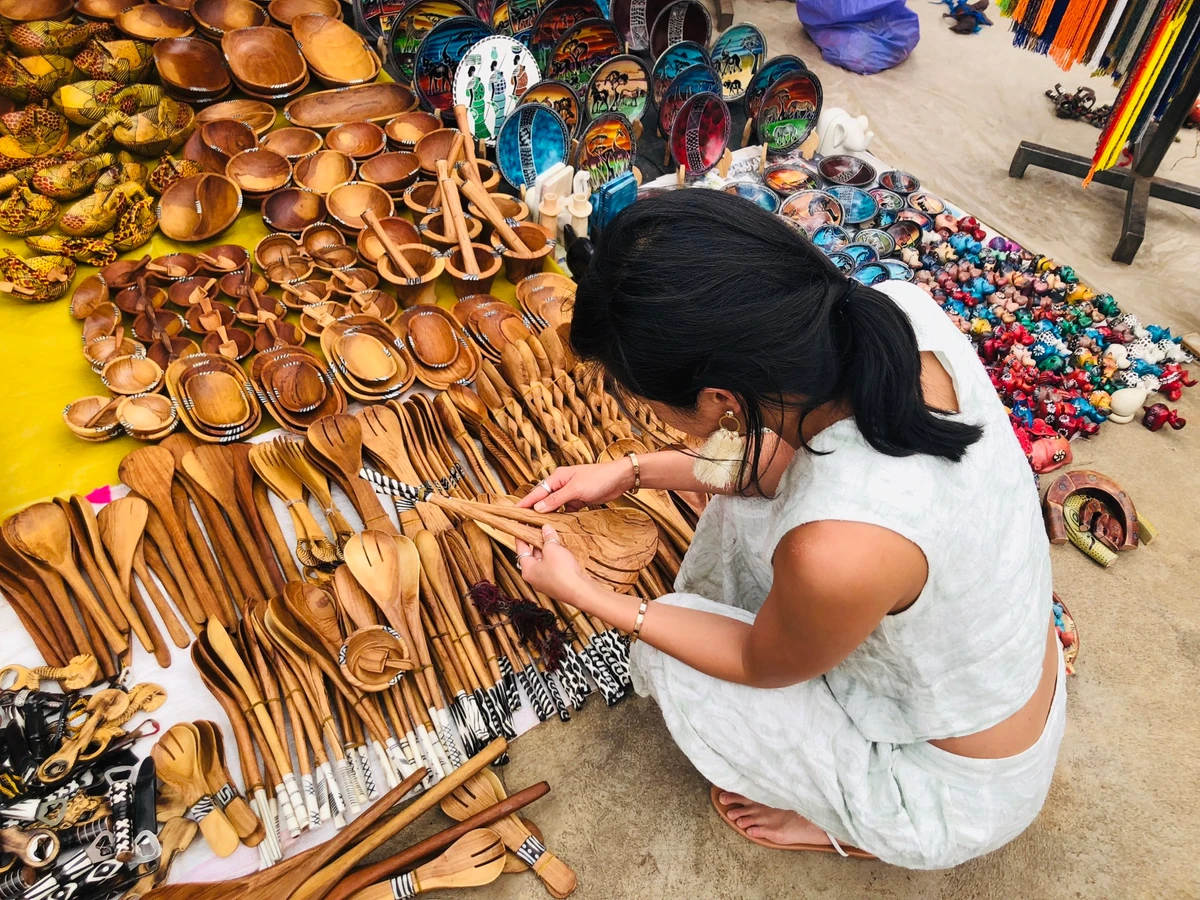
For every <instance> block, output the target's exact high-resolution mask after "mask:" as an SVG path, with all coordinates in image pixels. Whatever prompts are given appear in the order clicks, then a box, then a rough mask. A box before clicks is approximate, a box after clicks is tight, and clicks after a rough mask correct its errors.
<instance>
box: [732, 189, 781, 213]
mask: <svg viewBox="0 0 1200 900" xmlns="http://www.w3.org/2000/svg"><path fill="white" fill-rule="evenodd" d="M721 190H723V191H724V192H725V193H727V194H733V195H734V196H735V197H741V198H742V199H743V200H749V201H750V202H751V203H757V204H758V205H759V206H761V207H762V208H763V209H765V210H766V211H767V212H769V213H773V212H778V211H779V195H778V194H776V193H775V192H774V191H773V190H771V189H770V188H765V187H763V186H762V185H761V184H755V183H754V182H753V181H735V182H733V183H732V184H727V185H725V187H723V188H722V189H721Z"/></svg>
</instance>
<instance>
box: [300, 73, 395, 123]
mask: <svg viewBox="0 0 1200 900" xmlns="http://www.w3.org/2000/svg"><path fill="white" fill-rule="evenodd" d="M416 106H417V95H416V94H415V93H413V92H412V91H411V90H410V89H409V88H406V87H405V86H404V85H402V84H396V83H394V82H384V83H380V84H361V85H357V86H355V87H349V88H340V89H338V88H335V89H334V90H329V91H317V92H315V93H312V94H306V95H304V96H303V97H297V98H296V99H295V100H292V101H291V102H289V103H288V104H287V106H285V107H284V108H283V115H284V118H286V119H287V120H288V121H289V122H291V123H292V124H293V125H298V126H300V127H301V128H311V129H313V130H314V131H321V132H325V131H328V130H329V129H330V128H333V127H335V126H337V125H342V124H345V123H346V122H386V121H388V120H389V119H394V118H395V117H396V116H398V115H400V114H401V113H406V112H409V111H411V110H413V109H415V108H416Z"/></svg>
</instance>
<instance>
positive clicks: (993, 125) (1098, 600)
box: [405, 0, 1200, 900]
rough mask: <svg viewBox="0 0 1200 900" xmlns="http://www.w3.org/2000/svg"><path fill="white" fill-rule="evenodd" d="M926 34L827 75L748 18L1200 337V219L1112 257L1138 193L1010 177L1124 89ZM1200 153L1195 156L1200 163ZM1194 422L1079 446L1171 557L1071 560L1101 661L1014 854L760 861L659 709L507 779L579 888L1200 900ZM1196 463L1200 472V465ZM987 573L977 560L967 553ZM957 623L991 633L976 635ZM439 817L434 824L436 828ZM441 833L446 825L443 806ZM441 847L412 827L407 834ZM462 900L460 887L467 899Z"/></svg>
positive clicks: (1031, 240) (605, 721) (524, 743)
mask: <svg viewBox="0 0 1200 900" xmlns="http://www.w3.org/2000/svg"><path fill="white" fill-rule="evenodd" d="M912 7H913V8H914V9H916V10H917V11H918V13H919V14H920V16H921V19H922V26H923V28H924V35H923V38H922V41H921V44H920V45H919V46H918V47H917V49H916V51H915V52H914V54H913V55H912V57H911V58H910V59H909V60H908V61H906V62H905V63H904V64H903V65H902V66H900V67H899V68H897V69H894V70H892V71H890V72H885V73H883V74H880V75H876V76H872V77H870V78H862V77H859V76H856V75H852V74H850V73H848V72H845V71H842V70H840V69H832V68H831V67H829V66H827V65H825V64H824V63H823V62H822V61H821V59H820V56H819V54H818V53H817V51H816V49H815V47H814V46H813V45H812V44H811V43H810V42H809V41H808V40H807V38H806V37H804V35H803V32H802V30H801V29H800V27H799V25H798V24H797V22H796V18H795V12H794V8H793V6H792V4H790V3H787V2H779V0H739V2H738V5H737V13H738V18H739V20H748V21H753V22H755V23H756V24H758V25H759V26H760V27H762V28H763V29H764V31H765V32H766V34H767V36H768V40H769V42H770V50H771V53H772V54H774V53H782V52H794V53H797V54H799V55H800V56H801V57H802V58H803V59H804V60H805V61H806V62H807V63H808V64H809V65H810V67H811V68H813V69H814V70H815V71H817V72H818V73H819V75H820V77H821V79H822V81H823V83H824V88H825V102H826V104H827V105H837V106H842V107H845V108H846V109H848V110H851V111H853V112H856V113H865V114H867V115H868V116H869V117H870V119H871V123H872V127H873V129H874V130H875V132H876V134H877V138H876V142H875V144H874V146H873V147H872V148H871V149H872V150H874V151H875V152H876V153H877V154H879V155H880V156H881V157H883V158H884V159H886V160H890V161H891V162H892V163H893V164H895V165H896V166H897V167H900V168H904V169H907V170H908V171H911V172H912V173H914V174H915V175H917V176H918V177H919V178H920V179H921V180H922V181H923V182H924V183H925V186H926V187H928V188H929V189H931V190H933V191H935V192H936V193H939V194H942V195H944V196H945V197H947V198H949V199H951V200H953V201H954V202H955V203H957V204H958V205H960V206H962V207H963V208H965V209H967V210H970V211H972V212H973V213H975V214H976V215H978V216H979V217H980V218H981V219H985V220H987V221H988V222H990V223H992V224H994V225H995V226H997V227H998V228H1000V229H1001V230H1003V231H1005V232H1006V233H1007V234H1009V235H1011V236H1012V237H1013V238H1015V239H1016V240H1019V241H1022V242H1024V243H1026V244H1027V245H1028V246H1030V247H1032V248H1034V249H1040V250H1042V251H1044V252H1048V253H1051V254H1053V255H1055V256H1056V257H1058V258H1060V259H1062V260H1065V261H1067V262H1069V263H1070V264H1071V265H1073V266H1074V267H1075V268H1076V269H1077V270H1078V271H1079V272H1080V274H1081V275H1082V276H1083V277H1084V278H1085V279H1086V280H1087V281H1088V282H1089V283H1091V284H1092V285H1093V286H1094V287H1096V288H1097V289H1099V290H1104V291H1109V292H1111V293H1112V294H1114V295H1115V296H1116V298H1117V299H1118V301H1119V302H1120V303H1121V304H1122V306H1123V307H1124V308H1125V309H1127V310H1131V311H1133V312H1136V313H1137V314H1139V315H1140V316H1141V317H1142V319H1143V321H1153V322H1159V323H1162V324H1168V325H1171V326H1172V327H1173V328H1175V329H1176V332H1177V333H1178V332H1179V331H1192V330H1200V308H1198V307H1197V304H1196V301H1197V299H1198V295H1200V291H1198V290H1197V282H1196V271H1197V263H1200V252H1198V251H1197V250H1196V249H1195V248H1196V245H1197V239H1198V238H1200V215H1197V214H1196V213H1193V212H1190V211H1182V210H1179V209H1177V208H1175V207H1170V206H1167V205H1165V204H1162V203H1158V202H1155V203H1153V204H1152V207H1151V215H1150V221H1149V228H1148V236H1147V242H1146V244H1145V245H1144V246H1143V248H1142V251H1141V254H1140V255H1139V257H1138V259H1137V262H1136V263H1135V264H1134V265H1133V266H1132V267H1124V266H1119V265H1117V264H1115V263H1112V262H1110V261H1109V256H1110V254H1111V252H1112V248H1113V246H1114V244H1115V241H1116V231H1117V228H1118V227H1119V224H1120V218H1121V209H1122V203H1123V197H1122V195H1120V194H1119V193H1118V192H1116V191H1113V190H1110V189H1107V188H1103V187H1099V186H1097V187H1093V188H1090V189H1088V190H1087V191H1086V192H1085V191H1082V190H1080V187H1079V184H1078V182H1077V181H1076V180H1075V179H1072V178H1069V177H1067V176H1062V175H1057V174H1054V173H1049V172H1042V171H1036V170H1030V173H1029V175H1028V176H1027V177H1026V178H1025V180H1024V181H1013V180H1010V179H1009V178H1008V177H1007V168H1008V163H1009V160H1010V158H1011V156H1012V153H1013V150H1014V149H1015V148H1016V145H1017V143H1018V141H1020V140H1021V139H1023V138H1024V139H1028V140H1034V141H1038V142H1040V143H1045V144H1049V145H1051V146H1057V147H1060V148H1063V149H1070V150H1074V151H1075V152H1078V153H1083V154H1087V155H1089V156H1090V155H1091V152H1092V149H1093V147H1094V144H1095V140H1096V135H1097V132H1096V130H1095V129H1093V128H1092V127H1090V126H1088V125H1085V124H1081V123H1072V122H1063V121H1060V120H1057V119H1055V118H1054V117H1053V115H1052V113H1051V108H1050V104H1049V102H1048V101H1047V100H1045V99H1044V98H1043V96H1042V92H1043V91H1044V90H1045V89H1047V88H1049V87H1052V86H1053V85H1054V83H1055V82H1056V81H1061V82H1062V83H1063V85H1064V87H1066V88H1068V89H1071V90H1073V89H1074V88H1075V87H1076V86H1077V85H1079V84H1091V85H1092V86H1093V87H1095V88H1096V90H1097V92H1098V93H1100V94H1101V95H1102V97H1104V98H1109V97H1111V95H1112V90H1111V87H1109V86H1108V85H1106V84H1105V83H1102V82H1100V81H1098V80H1095V81H1093V80H1089V79H1088V78H1087V77H1086V72H1085V71H1084V70H1082V69H1078V70H1076V71H1075V72H1072V73H1070V74H1064V73H1062V72H1060V71H1059V70H1058V69H1056V68H1055V67H1054V65H1053V64H1052V63H1050V62H1049V61H1047V60H1045V59H1043V58H1040V57H1035V56H1033V55H1032V54H1029V53H1026V52H1023V51H1018V50H1016V49H1013V48H1012V47H1011V45H1010V43H1009V35H1008V22H1007V21H1006V20H998V21H997V24H996V25H995V26H994V27H992V28H990V29H985V31H984V32H983V33H981V34H978V35H974V36H959V35H954V34H951V33H949V32H948V31H947V30H946V20H941V19H940V18H939V16H940V12H941V11H942V7H941V6H940V5H936V4H932V3H924V2H920V0H914V2H913V3H912ZM1198 138H1200V132H1196V131H1191V132H1184V142H1183V143H1182V145H1180V146H1177V147H1176V148H1174V150H1173V151H1172V153H1171V155H1170V156H1169V157H1168V160H1167V162H1166V164H1165V165H1164V170H1170V171H1169V174H1166V177H1169V178H1172V179H1176V180H1181V181H1190V182H1191V183H1200V161H1198V160H1197V159H1196V158H1195V155H1196V143H1197V139H1198ZM1188 157H1192V158H1190V159H1189V158H1188ZM1178 405H1179V406H1180V407H1181V409H1182V411H1183V412H1184V413H1185V414H1186V415H1188V416H1189V417H1190V418H1193V419H1194V422H1193V424H1192V426H1191V427H1189V428H1187V429H1186V430H1184V431H1182V432H1170V433H1159V434H1151V433H1150V432H1148V431H1146V430H1144V429H1142V428H1140V427H1138V426H1137V425H1127V426H1118V425H1109V426H1106V427H1104V428H1103V429H1102V430H1101V434H1100V436H1099V437H1098V438H1096V439H1094V440H1092V441H1090V442H1082V441H1080V442H1076V443H1075V444H1074V445H1073V446H1074V452H1075V463H1074V467H1077V468H1095V469H1098V470H1100V471H1102V472H1104V473H1106V474H1107V475H1109V476H1111V477H1112V478H1114V479H1116V481H1117V482H1118V483H1120V484H1121V485H1123V486H1124V487H1125V488H1126V489H1127V490H1128V491H1129V492H1130V495H1131V496H1132V497H1133V500H1134V502H1135V504H1136V506H1137V509H1138V512H1139V513H1140V514H1143V515H1144V516H1145V517H1146V518H1148V519H1149V520H1150V521H1151V522H1152V523H1153V524H1154V525H1155V526H1156V527H1157V528H1158V529H1159V531H1160V537H1159V538H1158V540H1157V541H1156V542H1155V543H1154V544H1153V545H1152V546H1148V547H1144V548H1141V549H1138V550H1136V551H1134V552H1132V553H1129V554H1125V555H1123V556H1122V557H1121V559H1120V560H1118V562H1117V563H1116V565H1115V566H1114V567H1113V568H1111V569H1108V570H1103V569H1101V568H1099V567H1098V566H1096V565H1095V564H1094V563H1092V562H1091V561H1090V560H1088V559H1086V558H1085V557H1084V556H1083V555H1082V554H1080V553H1079V552H1078V551H1076V550H1074V549H1073V548H1071V547H1069V546H1066V547H1058V548H1055V549H1054V553H1053V558H1054V565H1055V578H1054V581H1055V587H1056V589H1057V590H1058V592H1059V593H1060V594H1061V595H1062V596H1063V598H1064V599H1065V600H1066V601H1067V603H1068V605H1069V606H1070V607H1071V609H1072V611H1073V612H1074V614H1075V617H1076V619H1077V621H1078V624H1079V628H1080V631H1081V634H1082V649H1081V654H1080V659H1079V665H1078V675H1076V676H1075V677H1074V678H1073V679H1071V681H1070V683H1069V692H1070V706H1069V712H1068V724H1067V735H1066V740H1065V742H1064V745H1063V749H1062V753H1061V755H1060V758H1059V766H1058V772H1057V776H1056V778H1055V781H1054V786H1053V789H1052V790H1051V793H1050V798H1049V800H1048V802H1047V804H1046V808H1045V809H1044V811H1043V812H1042V814H1041V816H1040V817H1039V818H1038V820H1037V821H1036V822H1035V823H1034V825H1033V826H1032V827H1031V828H1030V829H1029V831H1028V832H1026V833H1025V834H1024V835H1022V836H1021V837H1020V838H1019V839H1017V840H1016V841H1014V842H1013V843H1012V844H1010V845H1009V846H1007V847H1005V848H1003V849H1002V850H1000V851H997V852H996V853H993V854H991V855H990V856H987V857H985V858H983V859H978V860H975V861H973V862H970V863H968V864H966V865H964V866H961V867H960V868H958V869H955V870H952V871H947V872H910V871H905V870H902V869H895V868H891V867H888V866H886V865H883V864H881V863H871V862H861V861H853V860H849V861H848V860H842V859H840V858H838V857H834V856H824V855H813V854H783V853H778V852H772V851H768V850H763V849H760V848H758V847H756V846H754V845H752V844H750V843H749V842H747V841H744V840H743V839H741V838H740V837H738V836H737V835H735V834H734V833H733V832H731V831H730V830H729V829H727V828H726V827H725V826H724V825H722V824H721V823H720V822H718V820H717V818H716V816H715V814H714V813H713V812H712V810H711V808H710V806H709V803H708V794H707V785H706V784H705V783H704V781H703V779H702V778H700V777H699V775H697V774H696V772H695V771H694V770H693V769H692V768H691V767H690V765H689V764H688V762H687V760H686V759H685V758H684V757H683V756H682V754H680V753H679V751H678V750H677V749H676V748H675V746H674V745H673V744H672V742H671V739H670V737H669V736H668V734H667V732H666V730H665V728H664V727H663V725H662V723H661V720H660V718H659V715H658V711H657V709H656V708H655V707H654V705H653V703H652V702H649V701H643V700H638V699H635V700H631V701H626V702H625V703H623V704H621V705H620V706H618V707H616V708H613V709H605V708H604V707H603V705H602V704H600V702H599V700H595V701H592V703H591V704H590V705H589V706H588V707H587V708H586V709H585V710H584V711H583V712H582V713H581V714H579V715H577V716H576V717H575V719H574V721H572V722H570V723H569V724H562V723H558V722H553V723H547V724H545V725H542V726H541V727H538V728H536V729H535V730H534V731H533V732H531V733H530V734H528V735H526V736H525V737H523V738H521V739H520V741H519V742H518V743H517V744H516V746H515V748H514V750H513V752H512V762H511V763H510V764H509V765H508V766H507V768H506V769H505V771H504V772H503V773H502V776H503V778H504V779H505V781H506V782H507V784H508V785H509V787H510V789H514V790H515V789H518V788H521V787H524V786H526V785H529V784H531V783H533V782H535V781H539V780H542V779H545V780H547V781H549V782H550V785H551V787H552V793H551V794H550V795H549V796H548V797H547V798H545V799H543V800H541V801H539V802H538V803H537V804H535V805H534V806H532V807H530V809H529V810H528V815H529V817H530V818H533V819H534V820H536V822H537V823H538V825H539V826H540V827H541V828H542V830H543V832H544V833H545V835H546V842H547V845H548V846H549V847H550V848H551V849H552V850H554V851H555V852H556V853H557V854H558V855H560V856H561V857H562V858H563V859H564V860H566V861H567V862H568V863H569V864H571V865H572V866H573V867H574V868H575V869H576V871H577V872H578V874H579V889H578V891H577V892H576V894H575V896H576V897H579V898H633V897H636V898H659V897H663V898H684V897H686V898H743V897H744V898H757V897H762V898H781V897H804V898H818V897H819V898H838V900H843V898H844V900H852V898H853V900H857V898H862V897H868V896H869V897H880V898H896V900H900V898H905V900H907V898H913V900H916V898H922V900H933V898H953V900H965V898H997V900H1018V898H1039V900H1042V898H1044V900H1052V898H1068V897H1069V898H1079V897H1086V898H1092V897H1095V898H1127V897H1128V898H1132V897H1138V898H1176V897H1198V896H1200V865H1198V863H1197V856H1196V848H1197V846H1200V818H1198V817H1197V815H1196V808H1197V801H1198V799H1200V797H1198V793H1200V791H1198V786H1200V774H1198V773H1200V715H1198V714H1197V713H1198V709H1197V706H1198V704H1197V692H1196V682H1197V678H1198V677H1200V607H1198V606H1197V600H1196V596H1195V589H1194V588H1195V579H1194V575H1193V573H1194V571H1195V570H1194V568H1192V565H1191V564H1189V563H1188V559H1189V557H1191V558H1195V555H1196V554H1197V552H1198V551H1200V539H1198V537H1197V536H1198V534H1200V531H1198V528H1197V526H1198V522H1197V503H1196V495H1197V491H1196V488H1197V484H1198V482H1200V470H1198V469H1197V466H1196V464H1195V459H1196V451H1197V447H1198V446H1200V388H1198V389H1196V390H1194V391H1192V392H1190V394H1188V395H1187V396H1185V398H1184V400H1183V401H1182V402H1181V403H1180V404H1178ZM1189 460H1191V462H1189ZM962 552H963V561H964V564H969V560H970V548H969V547H964V548H962ZM946 624H947V627H951V628H963V629H966V628H970V627H971V624H970V623H969V622H947V623H946ZM435 819H436V820H437V821H434V820H435ZM429 820H430V821H429V822H428V823H423V825H424V827H425V828H426V829H427V830H432V829H433V827H434V826H435V825H436V826H438V827H444V822H443V820H441V818H440V814H433V815H431V816H430V817H429ZM419 836H422V835H421V834H419V833H416V831H415V829H414V833H413V834H411V835H406V837H405V843H409V842H410V841H411V840H412V839H415V838H416V837H419ZM447 896H449V894H447ZM475 896H478V897H480V898H484V897H486V898H525V897H529V898H544V897H546V896H547V894H546V893H545V891H544V890H543V889H542V887H541V886H540V885H538V884H537V882H536V881H535V880H534V878H533V876H532V875H529V874H525V875H519V876H505V877H504V878H502V879H501V880H500V881H499V882H497V883H496V884H495V885H493V886H491V887H488V888H483V889H479V890H477V891H476V892H475Z"/></svg>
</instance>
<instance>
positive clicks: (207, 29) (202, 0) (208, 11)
mask: <svg viewBox="0 0 1200 900" xmlns="http://www.w3.org/2000/svg"><path fill="white" fill-rule="evenodd" d="M191 14H192V18H193V19H195V21H196V27H197V28H199V29H200V30H201V31H202V32H204V34H206V35H207V36H208V37H210V38H212V39H213V40H220V39H221V38H222V37H223V36H224V35H225V33H226V32H227V31H234V30H236V29H238V28H254V27H255V26H258V25H265V24H266V23H267V14H266V12H264V11H263V8H262V7H261V6H259V5H258V4H257V3H252V2H251V0H192V2H191Z"/></svg>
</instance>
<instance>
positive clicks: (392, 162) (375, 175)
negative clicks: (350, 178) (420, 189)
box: [358, 151, 421, 197]
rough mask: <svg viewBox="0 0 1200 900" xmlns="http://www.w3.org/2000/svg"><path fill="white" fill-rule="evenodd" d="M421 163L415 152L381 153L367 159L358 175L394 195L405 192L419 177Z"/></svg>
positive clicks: (360, 166) (359, 169)
mask: <svg viewBox="0 0 1200 900" xmlns="http://www.w3.org/2000/svg"><path fill="white" fill-rule="evenodd" d="M420 170H421V164H420V162H419V161H418V160H417V155H416V154H415V153H399V152H397V151H392V152H390V153H381V154H379V155H378V156H372V157H371V158H370V159H368V160H365V161H364V162H363V163H362V164H361V165H359V167H358V177H359V178H361V179H362V180H363V181H367V182H370V183H371V184H377V185H379V187H381V188H383V189H384V190H385V191H387V192H388V193H389V194H391V195H392V196H393V197H395V196H396V195H397V194H403V192H404V189H405V188H407V187H408V186H409V185H410V184H412V183H413V181H414V180H415V179H416V177H417V173H418V172H419V171H420Z"/></svg>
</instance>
